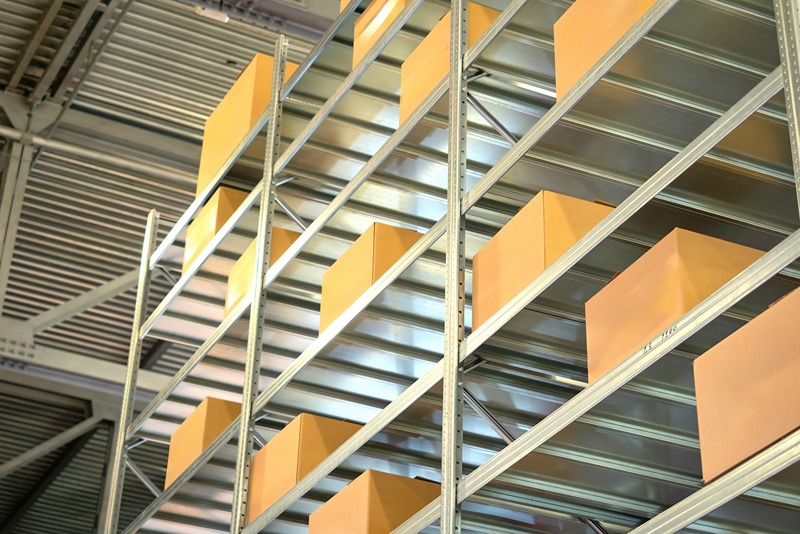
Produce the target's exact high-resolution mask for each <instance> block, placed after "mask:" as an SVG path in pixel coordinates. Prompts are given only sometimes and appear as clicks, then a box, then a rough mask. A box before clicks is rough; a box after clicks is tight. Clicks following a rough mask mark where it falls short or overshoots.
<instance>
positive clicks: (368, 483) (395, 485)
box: [308, 470, 441, 534]
mask: <svg viewBox="0 0 800 534" xmlns="http://www.w3.org/2000/svg"><path fill="white" fill-rule="evenodd" d="M440 494H441V489H440V486H439V484H436V483H434V482H428V481H426V480H417V479H413V478H407V477H401V476H398V475H391V474H389V473H382V472H380V471H372V470H369V471H365V472H364V473H363V474H362V475H360V476H359V477H358V478H356V479H355V480H353V481H352V482H351V483H350V484H348V485H347V487H345V488H344V489H343V490H342V491H340V492H339V493H337V494H336V495H334V496H333V498H331V500H329V501H328V502H326V503H325V504H323V505H322V506H320V507H319V508H318V509H317V511H316V512H314V513H313V514H311V516H310V517H309V520H308V533H309V534H389V533H390V532H392V531H393V530H394V529H395V528H397V527H399V526H400V525H402V524H403V523H405V522H406V520H408V519H410V518H411V517H412V516H413V515H414V514H416V513H417V512H419V511H420V510H422V509H423V508H424V507H425V506H426V505H428V504H429V503H430V502H432V501H433V500H434V499H436V498H437V497H439V495H440Z"/></svg>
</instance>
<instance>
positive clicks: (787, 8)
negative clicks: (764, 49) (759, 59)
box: [775, 0, 800, 207]
mask: <svg viewBox="0 0 800 534" xmlns="http://www.w3.org/2000/svg"><path fill="white" fill-rule="evenodd" d="M798 10H800V1H798V0H775V22H776V24H777V27H778V41H779V43H780V50H781V65H782V66H783V88H784V93H785V98H786V116H787V118H788V120H789V138H790V140H791V143H792V163H793V164H794V183H795V189H796V191H797V201H798V207H800V148H798V143H800V58H798V54H800V35H798V32H799V31H800V11H798Z"/></svg>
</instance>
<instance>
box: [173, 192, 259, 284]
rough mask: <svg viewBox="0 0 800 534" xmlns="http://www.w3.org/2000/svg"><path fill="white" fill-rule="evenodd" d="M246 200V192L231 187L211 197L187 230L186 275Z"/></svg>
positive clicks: (184, 270)
mask: <svg viewBox="0 0 800 534" xmlns="http://www.w3.org/2000/svg"><path fill="white" fill-rule="evenodd" d="M246 198H247V193H246V192H245V191H240V190H238V189H231V188H230V187H220V188H219V189H217V191H216V192H215V193H214V194H213V195H211V198H210V199H209V200H208V202H206V205H205V206H203V207H202V209H201V210H200V212H199V213H198V214H197V216H196V217H195V218H194V220H193V221H192V222H191V224H189V227H188V228H187V229H186V245H185V246H184V251H183V272H184V273H185V272H186V269H188V268H189V266H190V265H191V264H192V262H193V261H194V260H196V259H197V256H198V255H199V254H200V252H202V251H203V249H204V248H205V247H206V245H208V243H209V242H210V241H211V240H212V239H213V238H214V236H215V235H217V232H219V230H220V228H222V226H223V225H224V224H225V222H226V221H227V220H228V219H230V218H231V215H233V212H234V211H236V210H237V208H238V207H239V206H241V205H242V202H244V200H245V199H246Z"/></svg>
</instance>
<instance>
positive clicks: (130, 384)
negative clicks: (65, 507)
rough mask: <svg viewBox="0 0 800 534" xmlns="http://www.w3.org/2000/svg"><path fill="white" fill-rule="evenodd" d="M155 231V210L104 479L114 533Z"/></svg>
mask: <svg viewBox="0 0 800 534" xmlns="http://www.w3.org/2000/svg"><path fill="white" fill-rule="evenodd" d="M157 235H158V212H157V211H156V210H152V211H150V213H149V214H148V215H147V226H146V228H145V231H144V243H143V245H142V257H141V260H140V262H139V282H138V286H137V287H138V289H137V292H136V304H135V306H134V309H133V324H132V326H131V344H130V349H129V351H128V373H127V375H126V377H125V390H124V392H123V395H122V406H121V407H120V416H119V421H118V422H117V425H116V429H115V430H116V437H115V438H114V452H113V454H112V456H111V469H110V473H109V479H108V482H107V486H106V487H107V491H108V492H109V493H108V495H107V499H106V503H107V508H106V510H105V515H104V518H103V519H104V521H103V524H102V525H101V528H102V532H103V533H104V534H116V533H117V527H118V522H119V506H120V503H121V502H122V486H123V484H124V483H125V463H126V460H127V458H128V444H127V442H126V441H127V440H126V439H125V436H126V433H127V431H128V426H129V425H130V424H131V419H133V407H134V404H135V403H136V378H137V376H138V374H139V363H140V361H141V358H142V338H141V336H140V335H139V331H140V329H141V326H142V321H143V320H144V316H145V312H146V310H147V297H148V294H149V292H150V279H151V276H150V275H151V271H150V256H152V254H153V251H154V250H155V245H156V237H157Z"/></svg>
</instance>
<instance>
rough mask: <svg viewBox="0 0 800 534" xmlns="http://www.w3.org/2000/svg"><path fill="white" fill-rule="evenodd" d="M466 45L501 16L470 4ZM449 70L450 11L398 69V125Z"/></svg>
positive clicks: (473, 42) (471, 43) (496, 12)
mask: <svg viewBox="0 0 800 534" xmlns="http://www.w3.org/2000/svg"><path fill="white" fill-rule="evenodd" d="M468 9H469V17H468V18H469V28H468V31H467V33H468V39H467V42H468V45H469V46H472V45H474V44H475V42H476V41H477V40H478V39H479V38H480V37H481V35H483V34H484V33H485V32H486V30H487V29H488V28H489V26H491V24H492V23H493V22H494V20H495V19H496V18H497V17H498V16H499V15H500V12H499V11H495V10H494V9H489V8H488V7H483V6H480V5H478V4H475V3H473V2H470V3H469V8H468ZM449 73H450V12H449V11H448V12H447V14H446V15H445V16H444V17H442V20H440V21H439V22H438V23H437V24H436V26H434V28H433V30H432V31H431V33H429V34H428V36H427V37H425V39H423V40H422V42H421V43H420V44H419V46H418V47H417V48H416V50H414V51H413V52H412V53H411V55H409V56H408V58H407V59H406V60H405V61H404V62H403V66H402V67H401V68H400V124H403V122H405V120H406V119H407V118H408V117H409V116H410V115H411V114H412V113H413V112H414V110H416V109H417V107H419V105H420V104H421V103H422V101H423V100H425V98H426V97H427V96H428V95H429V94H431V92H432V91H433V90H434V89H436V86H437V85H439V82H441V81H442V80H443V79H445V78H446V77H447V75H448V74H449Z"/></svg>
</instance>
